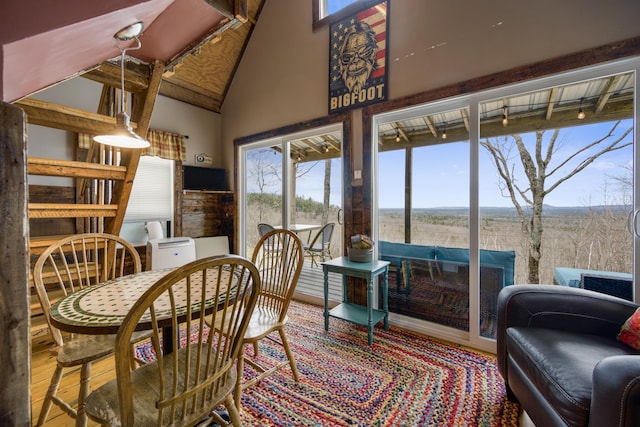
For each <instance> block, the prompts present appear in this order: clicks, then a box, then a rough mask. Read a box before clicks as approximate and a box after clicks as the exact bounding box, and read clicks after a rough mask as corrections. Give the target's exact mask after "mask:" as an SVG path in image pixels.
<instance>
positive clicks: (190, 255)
mask: <svg viewBox="0 0 640 427" xmlns="http://www.w3.org/2000/svg"><path fill="white" fill-rule="evenodd" d="M195 259H196V244H195V242H194V241H193V239H192V238H191V237H168V238H165V239H153V240H149V241H148V242H147V270H160V269H163V268H170V267H180V266H182V265H185V264H187V263H190V262H191V261H194V260H195Z"/></svg>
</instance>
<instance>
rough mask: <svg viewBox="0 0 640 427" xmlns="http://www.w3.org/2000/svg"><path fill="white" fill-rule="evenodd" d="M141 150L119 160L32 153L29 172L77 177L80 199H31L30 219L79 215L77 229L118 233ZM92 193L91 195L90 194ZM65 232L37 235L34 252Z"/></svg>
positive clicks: (31, 246)
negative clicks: (82, 160)
mask: <svg viewBox="0 0 640 427" xmlns="http://www.w3.org/2000/svg"><path fill="white" fill-rule="evenodd" d="M140 152H141V150H139V149H138V150H133V149H131V150H126V152H125V151H124V150H123V151H122V152H121V153H120V162H119V164H104V163H92V162H80V161H70V160H58V159H48V158H41V157H28V159H27V173H28V174H29V175H39V176H49V177H67V178H73V179H74V181H75V185H74V188H75V189H76V200H77V202H76V203H65V202H62V203H38V202H33V201H31V200H29V204H28V212H29V219H30V220H31V219H38V218H76V219H78V220H80V221H79V226H78V227H77V229H76V231H77V232H105V233H110V234H116V235H118V234H119V233H120V228H121V227H122V222H123V220H124V214H125V212H126V208H127V202H128V200H129V195H130V194H131V187H132V185H133V179H134V177H135V173H136V170H137V166H138V161H139V158H140ZM87 194H88V195H87ZM62 237H64V235H60V234H54V235H47V236H33V237H30V239H29V250H30V254H31V255H32V256H34V255H39V254H40V253H42V251H43V250H44V249H45V248H47V247H48V246H49V245H51V244H52V243H53V242H55V241H56V240H59V239H60V238H62Z"/></svg>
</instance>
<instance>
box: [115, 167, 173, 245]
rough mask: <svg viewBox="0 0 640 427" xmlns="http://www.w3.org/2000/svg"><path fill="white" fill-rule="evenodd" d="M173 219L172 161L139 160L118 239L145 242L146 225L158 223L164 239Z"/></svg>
mask: <svg viewBox="0 0 640 427" xmlns="http://www.w3.org/2000/svg"><path fill="white" fill-rule="evenodd" d="M172 218H173V160H166V159H163V158H160V157H152V156H142V157H140V163H139V164H138V170H137V172H136V177H135V179H134V181H133V188H132V189H131V196H130V197H129V203H128V205H127V212H126V214H125V216H124V223H123V225H122V230H121V232H120V235H121V236H122V237H124V238H125V239H127V240H128V241H130V242H135V243H143V242H146V240H147V235H146V230H145V224H146V223H147V222H149V221H160V222H161V223H162V225H163V228H164V230H165V236H167V235H168V233H167V231H166V230H167V224H168V223H169V222H170V221H171V220H172Z"/></svg>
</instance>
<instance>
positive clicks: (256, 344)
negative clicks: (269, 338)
mask: <svg viewBox="0 0 640 427" xmlns="http://www.w3.org/2000/svg"><path fill="white" fill-rule="evenodd" d="M253 356H254V357H258V341H254V342H253Z"/></svg>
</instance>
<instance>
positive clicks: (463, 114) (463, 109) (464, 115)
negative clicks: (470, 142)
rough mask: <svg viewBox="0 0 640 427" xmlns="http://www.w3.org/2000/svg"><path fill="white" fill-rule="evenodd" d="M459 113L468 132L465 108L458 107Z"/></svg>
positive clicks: (467, 114) (467, 113)
mask: <svg viewBox="0 0 640 427" xmlns="http://www.w3.org/2000/svg"><path fill="white" fill-rule="evenodd" d="M460 115H461V116H462V122H463V123H464V128H465V129H466V130H467V132H469V112H468V111H467V109H466V108H461V109H460Z"/></svg>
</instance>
